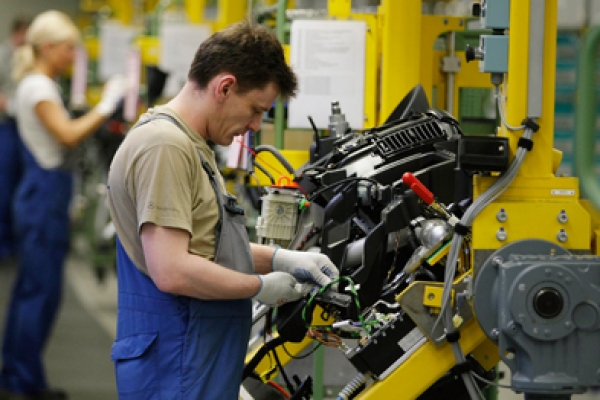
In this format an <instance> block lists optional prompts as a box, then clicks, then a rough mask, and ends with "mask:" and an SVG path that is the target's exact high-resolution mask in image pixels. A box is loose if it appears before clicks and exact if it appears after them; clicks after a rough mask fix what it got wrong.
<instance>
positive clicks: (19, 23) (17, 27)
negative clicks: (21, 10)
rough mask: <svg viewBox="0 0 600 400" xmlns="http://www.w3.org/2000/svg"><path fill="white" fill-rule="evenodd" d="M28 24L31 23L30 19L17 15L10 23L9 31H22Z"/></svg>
mask: <svg viewBox="0 0 600 400" xmlns="http://www.w3.org/2000/svg"><path fill="white" fill-rule="evenodd" d="M29 24H31V19H30V18H29V17H26V16H23V15H19V16H17V17H15V18H14V19H13V21H12V23H11V25H10V32H11V33H16V32H19V31H22V30H24V29H27V28H29Z"/></svg>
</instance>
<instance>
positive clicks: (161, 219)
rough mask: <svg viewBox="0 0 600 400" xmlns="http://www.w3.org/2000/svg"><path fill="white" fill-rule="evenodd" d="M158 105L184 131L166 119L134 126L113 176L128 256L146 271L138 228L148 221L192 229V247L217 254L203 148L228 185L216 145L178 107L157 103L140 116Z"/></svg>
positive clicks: (114, 208)
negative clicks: (222, 172)
mask: <svg viewBox="0 0 600 400" xmlns="http://www.w3.org/2000/svg"><path fill="white" fill-rule="evenodd" d="M159 111H160V112H161V113H165V114H169V115H171V116H172V117H174V118H175V119H177V120H178V121H179V122H180V123H181V125H182V126H183V127H184V128H185V131H182V130H181V129H180V128H179V127H178V126H177V125H175V124H174V123H173V122H172V121H169V120H166V119H155V120H153V121H150V122H148V123H146V124H144V125H141V126H139V127H137V128H135V129H132V130H131V131H130V132H129V133H128V134H127V136H126V138H125V140H124V141H123V143H122V144H121V146H120V147H119V149H118V151H117V153H116V154H115V157H114V159H113V161H112V164H111V168H110V173H109V176H108V189H109V190H108V200H109V206H110V213H111V217H112V220H113V222H114V224H115V228H116V231H117V235H118V236H119V240H120V241H121V243H122V245H123V247H124V249H125V251H126V252H127V254H128V255H129V258H130V259H131V260H132V261H133V263H134V264H135V265H136V267H137V268H138V269H139V270H140V271H142V272H144V273H145V274H147V273H148V268H147V266H146V262H145V259H144V253H143V249H142V242H141V238H140V235H139V233H140V229H141V227H142V224H144V223H146V222H151V223H154V224H156V225H159V226H164V227H171V228H179V229H183V230H185V231H187V232H189V234H190V236H191V237H190V243H189V247H188V251H189V252H190V253H193V254H197V255H200V256H202V257H205V258H208V259H210V260H213V259H214V250H215V234H214V228H215V225H216V224H217V222H218V219H219V209H218V203H217V199H216V197H215V192H214V189H213V187H212V185H211V183H210V180H209V179H208V175H207V174H206V172H205V171H204V168H203V167H202V164H201V161H200V157H199V156H198V151H200V153H201V154H202V157H203V158H204V159H205V160H206V161H207V162H208V163H209V164H210V165H211V167H212V168H213V169H214V171H215V172H217V173H216V174H215V176H216V177H217V181H218V182H219V185H220V186H221V187H220V189H221V190H222V191H224V190H225V189H224V188H225V184H224V182H223V178H222V176H221V174H220V173H218V171H219V170H218V168H217V164H216V161H215V155H214V153H213V151H212V150H211V149H210V147H208V144H207V143H206V141H205V140H204V138H202V137H201V136H200V135H199V134H198V133H197V132H194V131H193V130H192V129H191V128H190V127H189V126H188V125H187V124H186V123H185V122H184V121H183V120H182V119H181V117H179V115H177V114H176V113H175V112H174V111H173V110H171V109H169V108H167V107H165V106H161V107H156V108H153V109H150V110H148V112H147V113H145V114H144V115H142V116H141V117H140V121H144V120H147V119H148V118H150V117H151V116H153V115H156V114H157V112H159Z"/></svg>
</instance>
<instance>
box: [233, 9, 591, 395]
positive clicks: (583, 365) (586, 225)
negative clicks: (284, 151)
mask: <svg viewBox="0 0 600 400" xmlns="http://www.w3.org/2000/svg"><path fill="white" fill-rule="evenodd" d="M481 9H482V13H481V16H482V24H484V25H483V26H484V27H488V28H490V29H492V30H493V32H492V34H491V35H489V37H485V38H483V39H482V42H481V46H480V48H479V49H477V51H474V53H476V54H477V58H478V59H479V62H480V63H481V67H480V68H482V70H483V71H485V72H490V73H491V74H492V75H491V82H492V84H493V85H494V86H495V87H496V89H497V96H496V99H497V108H498V112H499V115H500V116H501V120H502V125H501V126H500V127H499V130H498V135H497V136H493V137H487V136H486V137H471V136H465V135H463V133H462V131H461V128H460V125H459V123H458V122H457V121H456V120H455V119H454V118H453V117H452V116H451V115H450V114H448V113H446V112H444V111H439V110H435V109H433V108H431V107H429V105H428V104H429V103H428V101H427V98H426V96H425V94H424V92H423V90H422V88H420V87H419V86H416V87H415V88H414V89H413V90H412V91H411V92H410V93H409V94H408V95H407V96H406V97H405V99H404V100H403V101H402V102H401V103H400V105H399V106H398V108H397V109H396V110H394V112H393V113H392V114H393V116H394V117H393V118H390V119H388V120H387V121H386V123H385V124H383V125H381V126H378V127H374V128H371V129H368V130H366V131H364V132H362V133H357V132H353V131H351V130H348V129H346V128H343V129H338V128H339V127H344V124H343V121H342V116H343V110H340V109H339V105H336V104H334V105H333V107H332V111H333V112H332V121H335V129H334V130H335V135H332V136H331V137H329V138H318V135H317V134H316V135H315V137H316V138H318V140H315V143H314V144H313V147H312V148H311V151H310V162H309V163H307V165H305V166H303V167H302V168H301V169H300V170H298V171H296V179H295V181H296V183H297V184H298V188H297V189H296V190H295V191H294V196H296V198H298V199H303V200H307V201H308V202H309V203H310V206H308V207H304V208H303V209H301V210H300V211H299V214H298V219H297V222H296V231H295V235H294V236H293V238H292V239H291V240H290V242H289V244H288V246H287V247H288V248H291V249H296V250H304V251H320V252H322V253H324V254H327V255H328V256H329V257H330V258H331V260H332V261H333V262H334V263H335V264H336V265H337V266H338V268H339V269H340V272H341V277H340V279H339V281H337V282H335V285H336V286H337V290H333V289H332V286H333V285H329V286H325V287H322V288H321V289H320V290H318V291H316V292H315V293H312V294H311V295H310V296H309V297H308V298H306V299H304V300H301V301H299V302H297V303H293V304H287V305H285V306H284V307H280V308H279V309H278V310H277V312H276V313H267V315H268V316H269V319H268V323H269V324H272V325H275V326H277V332H276V333H273V335H270V334H265V336H264V337H265V341H264V344H263V346H262V347H261V348H259V349H258V350H257V351H256V352H255V353H253V354H249V356H248V360H247V361H248V363H247V366H246V370H245V376H246V377H250V376H253V375H255V374H256V375H258V376H260V377H262V379H263V380H268V378H269V376H272V374H273V371H272V369H271V370H269V368H267V367H266V366H265V365H264V364H263V363H262V360H263V358H265V356H266V355H267V354H273V355H274V356H275V358H276V359H277V364H278V366H279V368H280V369H281V366H282V365H283V364H284V363H285V362H286V361H287V360H289V358H286V357H285V354H284V353H283V352H279V350H278V347H280V345H282V344H284V343H304V341H305V336H308V337H309V338H311V339H313V340H317V341H319V342H321V343H323V344H325V345H329V346H332V347H336V348H338V349H339V350H340V351H341V352H343V353H344V354H345V355H346V357H347V359H348V361H349V362H350V363H351V364H352V365H353V366H354V367H355V368H356V370H357V375H356V378H355V379H353V380H352V381H351V382H349V383H348V385H347V386H346V387H345V388H344V389H343V390H342V391H341V392H340V393H339V395H338V398H339V399H350V398H356V399H363V400H364V399H384V398H385V399H417V398H418V399H440V398H451V399H481V398H483V395H482V392H481V390H482V387H484V386H487V385H489V384H494V382H493V380H494V366H495V365H496V364H497V362H498V361H499V360H502V361H504V363H505V364H506V365H507V366H508V367H509V368H510V370H511V374H512V380H511V385H510V387H511V389H513V390H515V391H516V392H520V393H523V394H524V396H525V398H526V399H530V400H533V399H536V400H538V399H540V400H541V399H559V400H566V399H570V398H571V395H572V394H577V393H583V392H585V391H586V390H587V389H588V388H589V387H590V386H594V385H598V383H599V382H600V378H599V376H598V371H599V370H600V366H599V365H598V363H599V362H600V361H599V360H600V357H598V356H599V354H598V351H599V350H598V349H600V346H599V343H598V342H599V341H600V335H599V332H598V330H599V329H600V298H599V297H600V296H599V295H598V289H597V288H598V285H600V258H598V257H597V256H596V255H593V252H592V248H593V246H592V240H591V230H592V229H591V220H590V216H589V214H588V213H587V211H585V209H584V208H583V207H582V206H581V204H580V201H579V189H578V182H577V179H576V178H572V177H557V176H555V175H554V173H555V171H556V169H557V163H556V162H555V160H556V158H555V156H554V155H555V153H556V152H555V151H554V150H553V147H552V135H553V110H552V105H553V96H554V83H553V80H554V73H555V71H554V63H553V58H554V57H555V50H556V49H555V47H556V13H557V4H556V1H554V0H549V1H546V0H528V1H522V0H512V1H509V0H486V1H483V2H482V4H481ZM490 24H491V25H490ZM509 32H510V34H508V33H509ZM509 36H510V37H509ZM509 39H510V40H509ZM508 81H510V85H505V82H508ZM505 96H507V97H508V98H507V99H505ZM334 101H335V99H332V102H334ZM517 123H518V126H515V124H517ZM283 195H288V196H289V195H290V194H289V193H287V194H284V193H277V191H276V190H275V189H274V190H271V191H270V192H269V195H268V196H269V197H268V199H267V200H268V201H269V202H273V201H274V198H273V197H274V196H275V197H276V196H283ZM345 339H357V341H354V342H352V343H353V344H348V343H347V341H345ZM279 358H282V359H283V362H281V360H279ZM457 378H460V379H457ZM296 383H299V382H296ZM294 386H295V385H294V384H293V383H292V384H290V385H288V389H290V390H291V391H293V389H294ZM303 395H304V394H303ZM291 398H294V397H293V396H292V397H291ZM298 398H301V397H298Z"/></svg>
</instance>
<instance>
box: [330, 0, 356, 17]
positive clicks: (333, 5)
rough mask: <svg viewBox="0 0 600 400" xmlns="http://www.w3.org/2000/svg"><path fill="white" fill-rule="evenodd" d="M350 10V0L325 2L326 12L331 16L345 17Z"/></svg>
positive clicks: (348, 14)
mask: <svg viewBox="0 0 600 400" xmlns="http://www.w3.org/2000/svg"><path fill="white" fill-rule="evenodd" d="M351 10H352V1H351V0H329V1H328V2H327V13H328V14H329V15H330V16H331V17H336V18H347V17H349V16H350V12H351Z"/></svg>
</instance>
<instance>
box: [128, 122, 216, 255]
mask: <svg viewBox="0 0 600 400" xmlns="http://www.w3.org/2000/svg"><path fill="white" fill-rule="evenodd" d="M156 119H164V120H167V121H170V122H172V123H173V124H175V125H176V126H177V127H178V128H179V129H181V130H182V131H184V132H185V128H184V127H183V125H181V122H179V121H177V119H175V118H173V117H172V116H170V115H168V114H163V113H158V114H156V115H153V116H151V117H150V118H148V119H147V120H145V121H141V122H138V123H137V124H135V125H134V126H133V127H132V128H131V129H130V130H134V129H135V128H138V127H140V126H143V125H146V124H147V123H148V122H150V121H154V120H156ZM196 152H197V153H198V157H200V162H201V163H202V168H204V171H205V172H206V174H207V175H208V180H209V181H210V185H211V186H212V188H213V190H214V192H215V197H216V198H217V204H218V205H219V221H218V222H217V225H215V255H216V254H217V250H218V249H219V242H220V239H221V228H222V225H223V206H224V205H223V198H222V197H223V194H222V193H221V190H220V189H219V185H218V183H217V179H216V178H215V170H214V169H213V168H212V167H211V166H210V164H209V163H208V162H207V161H206V159H205V158H204V157H202V154H201V153H200V150H196Z"/></svg>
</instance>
